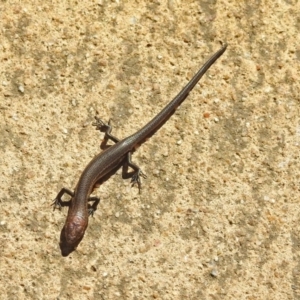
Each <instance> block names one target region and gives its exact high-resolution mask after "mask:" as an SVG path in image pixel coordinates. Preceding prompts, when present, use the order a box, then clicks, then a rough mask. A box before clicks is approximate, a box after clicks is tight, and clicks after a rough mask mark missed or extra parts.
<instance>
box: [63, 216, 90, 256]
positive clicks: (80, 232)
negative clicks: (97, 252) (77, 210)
mask: <svg viewBox="0 0 300 300" xmlns="http://www.w3.org/2000/svg"><path fill="white" fill-rule="evenodd" d="M87 225H88V224H87V222H85V221H84V220H83V218H82V217H81V216H75V217H74V216H73V217H72V219H71V220H68V219H67V221H66V223H65V226H64V227H63V229H62V231H61V234H60V243H59V245H60V249H61V254H62V256H68V255H69V254H70V253H71V252H73V251H74V250H75V249H76V248H77V246H78V244H79V243H80V242H81V240H82V238H83V236H84V233H85V230H86V228H87Z"/></svg>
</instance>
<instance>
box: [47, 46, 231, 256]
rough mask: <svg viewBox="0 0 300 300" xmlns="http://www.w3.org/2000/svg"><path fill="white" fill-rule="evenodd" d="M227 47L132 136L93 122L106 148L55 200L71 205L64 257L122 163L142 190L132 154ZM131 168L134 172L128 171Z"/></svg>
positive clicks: (63, 236) (62, 243)
mask: <svg viewBox="0 0 300 300" xmlns="http://www.w3.org/2000/svg"><path fill="white" fill-rule="evenodd" d="M226 47H227V44H225V45H224V46H223V47H222V48H221V49H220V50H218V51H217V52H216V53H215V54H214V55H213V56H212V57H211V58H209V59H208V61H207V62H206V63H205V64H204V65H203V66H202V67H201V69H200V70H199V71H198V72H197V73H196V75H195V76H194V77H193V78H192V79H191V80H190V81H189V82H188V83H187V85H186V86H185V87H184V88H183V89H182V90H181V92H180V93H179V94H178V95H177V96H176V97H175V98H174V99H173V100H172V101H171V102H170V103H169V104H168V105H167V106H166V107H165V108H164V109H163V110H162V111H161V112H160V113H159V114H158V115H157V116H155V117H154V118H153V119H152V120H151V121H150V122H149V123H148V124H146V125H145V126H144V127H143V128H142V129H140V130H138V131H137V132H136V133H134V134H133V135H131V136H129V137H127V138H125V139H123V140H121V141H120V140H119V139H117V138H116V137H114V136H113V135H111V130H112V127H111V126H110V122H108V124H105V123H104V122H102V121H101V120H100V119H99V118H97V117H95V118H96V122H95V123H94V124H93V125H94V126H96V129H97V130H100V131H101V132H105V136H104V140H103V142H102V143H101V149H104V151H102V152H101V153H99V154H98V155H96V156H95V157H94V158H93V159H92V160H91V161H90V163H89V164H88V165H87V166H86V168H85V169H84V171H83V172H82V174H81V176H80V178H79V181H78V183H77V185H76V188H75V190H74V192H72V191H70V190H68V189H65V188H63V189H61V191H60V192H59V193H58V195H57V196H56V198H55V200H54V203H53V205H54V208H55V207H62V206H68V207H69V211H68V216H67V219H66V222H65V225H64V227H63V229H62V231H61V235H60V248H61V253H62V255H63V256H67V255H69V254H70V253H71V252H72V251H73V250H75V249H76V247H77V246H78V244H79V243H80V241H81V240H82V238H83V236H84V233H85V230H86V228H87V226H88V218H89V215H92V214H93V213H94V211H95V210H96V208H97V205H98V204H99V201H100V199H99V198H97V197H90V195H91V193H92V192H93V190H94V189H95V187H97V186H99V185H101V184H102V183H103V182H104V181H106V180H107V179H108V178H109V177H110V176H111V175H112V174H114V173H115V172H116V171H117V170H118V169H119V168H120V167H121V166H123V171H122V177H123V178H131V182H132V183H133V184H135V183H136V184H137V185H138V187H139V189H140V187H141V181H140V177H141V176H142V177H145V175H144V173H143V172H142V171H141V169H140V168H139V167H138V166H137V165H135V164H134V163H132V162H131V154H132V153H133V152H134V151H135V150H136V149H137V148H138V147H139V146H140V145H141V144H142V143H144V142H145V141H146V140H147V139H148V138H150V137H151V136H152V135H153V134H154V133H156V132H157V130H159V129H160V128H161V127H162V126H163V124H164V123H165V122H167V120H168V119H169V118H170V117H171V116H172V115H173V114H174V112H175V111H176V109H177V108H178V106H179V105H180V104H181V103H182V102H183V101H184V100H185V99H186V97H187V96H188V95H189V92H190V91H191V90H192V89H193V88H194V86H195V85H196V84H197V82H198V81H199V80H200V78H201V77H202V76H203V75H204V74H205V72H206V71H207V70H208V69H209V68H210V67H211V66H212V64H213V63H214V62H215V61H216V60H217V59H218V58H219V57H220V56H221V55H222V54H223V53H224V52H225V50H226ZM108 140H111V141H113V142H114V143H115V144H114V145H112V146H108V145H107V142H108ZM129 167H130V168H131V169H132V170H133V171H131V172H128V168H129ZM65 193H66V194H68V195H69V196H71V199H70V200H69V201H62V199H61V198H62V196H63V195H64V194H65ZM89 202H93V204H92V205H90V204H89Z"/></svg>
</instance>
